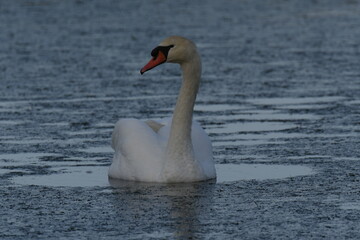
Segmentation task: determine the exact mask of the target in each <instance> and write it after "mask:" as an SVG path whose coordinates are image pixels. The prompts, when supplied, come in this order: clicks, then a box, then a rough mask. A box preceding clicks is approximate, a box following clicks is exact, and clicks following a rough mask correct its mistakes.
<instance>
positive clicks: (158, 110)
mask: <svg viewBox="0 0 360 240" xmlns="http://www.w3.org/2000/svg"><path fill="white" fill-rule="evenodd" d="M359 11H360V3H359V2H358V1H281V2H279V1H270V0H269V1H257V0H255V1H230V0H226V1H222V2H215V1H196V2H194V1H176V2H169V1H155V0H154V1H153V0H151V1H109V0H105V1H56V0H53V1H3V2H0V196H1V197H0V203H1V206H2V208H0V214H1V216H2V217H1V218H0V238H1V239H60V238H63V239H119V238H123V239H169V238H170V239H171V238H180V239H203V238H204V239H236V238H241V239H301V238H305V239H319V238H325V239H343V238H352V239H357V238H359V237H360V232H359V227H358V225H359V224H358V223H359V220H360V211H359V210H360V207H359V206H360V197H359V187H358V186H359V181H360V175H359V170H360V150H359V149H360V138H359V134H360V133H359V132H360V122H359V115H360V111H359V106H360V94H359V93H360V68H359V56H360V45H359V39H360V28H359V24H360V15H359ZM174 34H176V35H183V36H185V37H188V38H190V39H192V40H193V41H194V42H196V43H197V45H198V48H199V51H200V53H201V55H202V61H203V78H202V85H201V88H200V92H199V95H198V98H197V103H196V107H195V118H196V119H197V120H198V121H199V122H200V123H201V124H202V126H203V127H204V128H205V130H206V131H207V132H208V133H209V135H210V138H211V140H212V143H213V147H214V156H215V161H216V164H217V166H218V168H219V170H218V174H220V176H219V179H220V180H218V182H217V183H215V182H206V183H195V184H176V185H162V184H157V185H154V184H144V183H126V182H118V181H112V182H109V181H108V179H107V175H106V168H107V167H108V166H109V165H110V162H111V159H112V154H113V153H112V150H111V148H110V137H111V132H112V129H113V125H114V123H115V122H116V121H117V120H118V119H119V118H123V117H134V118H139V119H148V118H161V117H168V116H170V115H171V112H172V109H173V106H174V104H175V101H176V96H177V92H178V90H179V86H180V81H179V79H180V71H179V68H178V66H175V65H169V64H168V65H162V66H160V67H159V68H157V69H154V70H152V71H150V72H148V73H146V74H145V75H144V76H141V75H140V74H139V70H140V68H141V67H142V66H143V65H144V64H145V63H146V62H147V61H148V60H149V58H150V52H151V50H152V49H153V48H154V47H155V46H156V45H157V44H158V43H159V42H160V41H161V40H162V39H163V38H165V37H167V36H169V35H174Z"/></svg>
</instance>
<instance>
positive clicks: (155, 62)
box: [140, 51, 166, 74]
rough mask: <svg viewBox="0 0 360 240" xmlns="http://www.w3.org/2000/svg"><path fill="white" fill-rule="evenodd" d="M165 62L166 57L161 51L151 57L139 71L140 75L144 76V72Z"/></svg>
mask: <svg viewBox="0 0 360 240" xmlns="http://www.w3.org/2000/svg"><path fill="white" fill-rule="evenodd" d="M164 62H166V56H165V54H164V53H163V52H162V51H159V52H158V54H157V55H156V56H155V57H153V58H152V59H151V60H150V61H149V62H148V63H147V64H146V65H145V66H144V67H143V68H142V69H141V70H140V73H141V74H144V72H146V71H149V70H150V69H153V68H154V67H156V66H158V65H160V64H162V63H164Z"/></svg>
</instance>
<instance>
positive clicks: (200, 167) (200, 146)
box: [109, 36, 216, 182]
mask: <svg viewBox="0 0 360 240" xmlns="http://www.w3.org/2000/svg"><path fill="white" fill-rule="evenodd" d="M151 54H152V56H153V59H152V60H150V62H149V63H148V64H147V65H146V66H145V67H144V68H143V69H141V73H144V72H146V71H148V70H150V69H152V68H153V67H155V66H157V65H160V64H162V63H164V62H174V63H179V64H180V66H181V69H182V72H183V82H182V86H181V89H180V93H179V96H178V99H177V103H176V107H175V110H174V115H173V117H172V118H170V119H164V120H162V121H154V120H150V121H146V122H143V121H139V120H136V119H121V120H119V121H118V122H117V123H116V126H115V129H114V132H113V135H112V147H113V149H114V150H115V154H114V159H113V162H112V164H111V166H110V169H109V176H110V177H112V178H119V179H125V180H133V181H145V182H193V181H203V180H207V179H212V178H215V177H216V172H215V166H214V162H213V157H212V146H211V142H210V139H209V137H208V135H207V134H206V133H205V131H204V130H203V129H202V128H201V127H200V125H199V124H198V123H197V122H196V121H192V115H193V108H194V103H195V99H196V94H197V92H198V88H199V83H200V75H201V61H200V56H199V55H198V53H197V49H196V46H195V45H194V44H193V43H192V42H191V41H190V40H187V39H185V38H182V37H178V36H172V37H169V38H167V39H165V40H164V41H163V42H162V43H161V44H160V46H159V47H157V48H155V49H154V50H153V51H152V53H151Z"/></svg>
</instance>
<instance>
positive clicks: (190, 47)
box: [140, 36, 197, 74]
mask: <svg viewBox="0 0 360 240" xmlns="http://www.w3.org/2000/svg"><path fill="white" fill-rule="evenodd" d="M195 54H196V55H197V50H196V46H195V44H194V43H193V42H192V41H190V40H189V39H186V38H184V37H180V36H171V37H168V38H166V39H165V40H164V41H162V42H161V43H160V44H159V46H157V47H156V48H154V49H153V50H152V51H151V56H152V59H151V60H150V61H149V62H148V63H147V64H146V65H145V66H144V67H143V68H142V69H141V70H140V73H141V74H143V73H144V72H146V71H148V70H150V69H152V68H154V67H156V66H158V65H160V64H162V63H165V62H169V63H179V64H182V63H184V62H188V61H190V60H191V59H192V58H193V57H194V55H195Z"/></svg>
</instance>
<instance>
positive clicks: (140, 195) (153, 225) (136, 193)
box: [109, 179, 216, 239]
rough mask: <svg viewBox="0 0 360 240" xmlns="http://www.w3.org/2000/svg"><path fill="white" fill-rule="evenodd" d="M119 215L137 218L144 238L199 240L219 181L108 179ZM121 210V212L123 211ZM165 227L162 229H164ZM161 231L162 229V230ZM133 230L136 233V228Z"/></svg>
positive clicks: (139, 230)
mask: <svg viewBox="0 0 360 240" xmlns="http://www.w3.org/2000/svg"><path fill="white" fill-rule="evenodd" d="M109 183H110V185H111V186H112V187H113V192H114V195H116V202H115V203H114V205H115V206H114V207H115V208H118V211H121V210H122V212H119V214H120V215H121V216H123V217H124V218H127V217H129V216H128V215H129V214H131V215H132V218H133V219H134V218H137V219H138V222H137V223H138V224H137V226H129V227H138V228H139V229H138V232H139V233H140V232H147V233H148V235H146V236H144V237H155V238H163V237H173V238H174V237H175V238H179V239H196V238H197V237H196V234H197V233H201V229H200V228H201V225H202V223H201V219H206V216H208V214H209V212H210V207H207V206H211V203H212V199H213V190H214V187H215V183H216V180H210V181H205V182H195V183H176V184H164V183H142V182H130V181H122V180H117V179H109ZM120 209H121V210H120ZM161 225H162V226H161ZM159 229H160V230H159ZM133 231H135V232H136V229H134V230H133Z"/></svg>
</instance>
